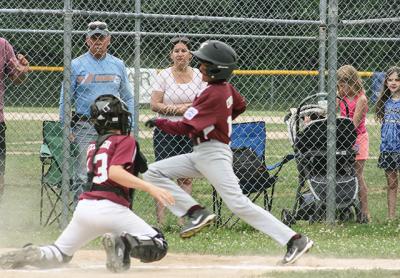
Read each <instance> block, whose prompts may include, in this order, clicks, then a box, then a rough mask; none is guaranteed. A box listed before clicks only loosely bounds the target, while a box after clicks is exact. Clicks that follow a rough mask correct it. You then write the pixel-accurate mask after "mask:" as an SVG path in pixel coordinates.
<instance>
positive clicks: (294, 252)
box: [282, 235, 314, 264]
mask: <svg viewBox="0 0 400 278" xmlns="http://www.w3.org/2000/svg"><path fill="white" fill-rule="evenodd" d="M313 244H314V242H313V241H312V240H310V239H309V238H308V237H306V236H304V235H300V238H298V239H291V240H290V241H289V242H288V244H287V252H286V254H285V256H284V257H283V261H282V263H283V264H292V263H294V262H295V261H297V260H298V259H299V258H300V257H301V256H302V255H303V254H304V253H307V252H308V250H310V249H311V247H312V246H313Z"/></svg>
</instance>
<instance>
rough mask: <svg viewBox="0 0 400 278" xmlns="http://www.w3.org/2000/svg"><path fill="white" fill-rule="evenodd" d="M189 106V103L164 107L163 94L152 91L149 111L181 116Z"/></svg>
mask: <svg viewBox="0 0 400 278" xmlns="http://www.w3.org/2000/svg"><path fill="white" fill-rule="evenodd" d="M191 105H192V104H191V103H182V104H171V105H166V104H164V92H160V91H153V93H152V94H151V101H150V107H151V110H153V111H154V112H157V113H160V114H163V115H168V116H182V115H183V114H184V113H185V111H186V110H187V109H188V108H189V107H190V106H191Z"/></svg>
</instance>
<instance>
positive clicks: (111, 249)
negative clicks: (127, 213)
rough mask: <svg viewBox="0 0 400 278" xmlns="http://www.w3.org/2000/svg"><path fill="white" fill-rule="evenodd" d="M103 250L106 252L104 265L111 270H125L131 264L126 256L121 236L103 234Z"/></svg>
mask: <svg viewBox="0 0 400 278" xmlns="http://www.w3.org/2000/svg"><path fill="white" fill-rule="evenodd" d="M102 243H103V246H104V250H105V251H106V254H107V262H106V267H107V269H108V270H109V271H111V272H122V271H126V270H128V269H129V268H130V266H131V260H130V257H129V254H128V256H126V252H125V251H126V250H125V249H126V248H125V244H124V242H123V241H122V239H121V237H119V236H115V235H113V234H105V235H104V236H103V239H102Z"/></svg>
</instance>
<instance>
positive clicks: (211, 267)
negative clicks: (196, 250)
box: [5, 264, 400, 273]
mask: <svg viewBox="0 0 400 278" xmlns="http://www.w3.org/2000/svg"><path fill="white" fill-rule="evenodd" d="M85 269H86V270H89V269H104V270H106V268H105V264H92V265H82V266H81V267H72V266H71V267H64V268H53V269H33V268H29V269H11V270H5V272H21V273H24V272H29V273H32V272H37V273H58V272H69V271H76V270H79V271H84V270H85ZM134 269H141V270H189V269H191V270H216V269H220V270H257V271H266V272H271V271H335V270H366V271H368V270H400V266H391V267H376V266H367V265H366V266H345V267H338V266H318V267H315V266H296V265H291V266H279V265H276V266H268V265H258V264H254V265H196V266H191V265H168V266H158V265H153V266H147V265H134V266H132V267H131V270H134Z"/></svg>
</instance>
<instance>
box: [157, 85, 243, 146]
mask: <svg viewBox="0 0 400 278" xmlns="http://www.w3.org/2000/svg"><path fill="white" fill-rule="evenodd" d="M245 110H246V102H245V100H244V98H243V97H242V96H241V95H240V94H239V93H238V91H236V89H235V88H234V87H233V86H232V85H231V84H230V83H228V82H218V83H210V84H209V85H208V86H207V88H206V89H204V91H202V92H201V93H200V95H198V96H197V97H196V98H195V100H194V101H193V104H192V107H190V108H189V109H188V110H186V112H185V114H184V115H183V120H181V121H177V122H172V121H169V120H166V119H157V120H156V121H155V124H156V125H157V127H159V128H160V129H162V130H164V131H165V132H167V133H170V134H182V135H188V136H189V137H191V138H200V141H201V142H203V141H206V140H209V139H215V140H218V141H220V142H223V143H225V144H229V142H230V137H231V133H232V121H233V120H234V119H235V118H236V117H237V116H238V115H240V114H241V113H243V112H244V111H245Z"/></svg>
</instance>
